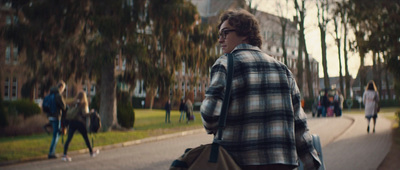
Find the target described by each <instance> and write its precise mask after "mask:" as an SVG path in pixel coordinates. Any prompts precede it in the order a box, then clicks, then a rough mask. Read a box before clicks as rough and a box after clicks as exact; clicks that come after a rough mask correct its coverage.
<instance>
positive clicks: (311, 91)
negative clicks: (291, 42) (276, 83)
mask: <svg viewBox="0 0 400 170" xmlns="http://www.w3.org/2000/svg"><path fill="white" fill-rule="evenodd" d="M303 41H304V43H303V44H304V54H305V59H306V79H307V86H308V97H309V98H313V97H314V89H313V81H312V74H311V70H310V68H311V66H310V59H309V55H308V51H307V44H306V41H305V39H304V38H303ZM317 74H318V72H317Z"/></svg>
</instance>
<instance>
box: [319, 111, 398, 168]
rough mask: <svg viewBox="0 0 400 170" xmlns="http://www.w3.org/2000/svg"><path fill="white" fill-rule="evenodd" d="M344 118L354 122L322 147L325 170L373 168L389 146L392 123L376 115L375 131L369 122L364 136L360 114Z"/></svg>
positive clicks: (365, 125) (364, 123)
mask: <svg viewBox="0 0 400 170" xmlns="http://www.w3.org/2000/svg"><path fill="white" fill-rule="evenodd" d="M390 114H393V113H390ZM345 116H348V117H350V118H353V119H354V122H353V123H352V125H351V126H350V127H349V128H348V129H347V130H346V131H345V132H344V133H343V134H342V135H340V136H339V137H338V138H336V139H334V140H333V141H332V142H331V143H329V144H327V145H326V146H325V147H323V154H324V160H325V167H326V169H340V170H355V169H363V170H367V169H377V168H378V167H379V165H380V164H381V162H382V161H383V160H384V158H385V156H386V155H387V153H388V152H389V149H390V147H391V145H392V139H391V132H392V122H391V121H390V120H388V119H386V118H384V114H379V117H378V119H377V125H376V132H375V133H372V120H371V124H370V127H371V130H370V133H367V121H366V119H365V117H364V115H359V114H354V115H351V114H350V115H345ZM331 128H332V129H333V130H334V129H335V127H331ZM321 135H323V134H321Z"/></svg>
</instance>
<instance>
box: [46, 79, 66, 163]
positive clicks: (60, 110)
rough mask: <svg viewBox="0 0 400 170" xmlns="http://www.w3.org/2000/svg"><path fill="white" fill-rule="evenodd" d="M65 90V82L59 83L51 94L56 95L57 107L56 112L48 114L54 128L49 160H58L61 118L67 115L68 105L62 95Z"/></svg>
mask: <svg viewBox="0 0 400 170" xmlns="http://www.w3.org/2000/svg"><path fill="white" fill-rule="evenodd" d="M64 90H65V83H64V81H62V80H61V81H60V82H58V84H57V86H56V87H52V88H51V89H50V94H54V101H55V105H56V112H54V113H47V117H48V119H49V123H50V124H51V126H52V128H53V138H52V139H51V144H50V150H49V154H48V158H49V159H54V158H57V156H56V146H57V143H58V139H59V137H60V129H61V117H63V114H65V111H66V105H65V102H64V98H63V96H62V95H61V94H62V93H63V92H64Z"/></svg>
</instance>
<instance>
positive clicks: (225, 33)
mask: <svg viewBox="0 0 400 170" xmlns="http://www.w3.org/2000/svg"><path fill="white" fill-rule="evenodd" d="M232 31H236V30H235V29H225V30H222V31H221V32H220V33H219V34H218V39H220V38H221V37H222V39H226V35H227V34H229V33H230V32H232Z"/></svg>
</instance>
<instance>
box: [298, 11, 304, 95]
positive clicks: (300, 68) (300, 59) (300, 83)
mask: <svg viewBox="0 0 400 170" xmlns="http://www.w3.org/2000/svg"><path fill="white" fill-rule="evenodd" d="M299 26H300V30H299V49H298V51H299V52H298V54H299V56H298V59H297V85H298V86H299V90H300V93H301V94H302V95H303V51H304V44H303V43H304V13H303V12H301V11H300V20H299Z"/></svg>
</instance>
